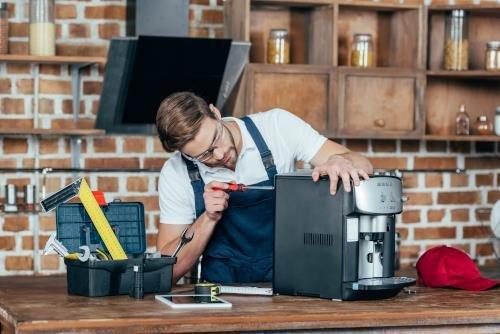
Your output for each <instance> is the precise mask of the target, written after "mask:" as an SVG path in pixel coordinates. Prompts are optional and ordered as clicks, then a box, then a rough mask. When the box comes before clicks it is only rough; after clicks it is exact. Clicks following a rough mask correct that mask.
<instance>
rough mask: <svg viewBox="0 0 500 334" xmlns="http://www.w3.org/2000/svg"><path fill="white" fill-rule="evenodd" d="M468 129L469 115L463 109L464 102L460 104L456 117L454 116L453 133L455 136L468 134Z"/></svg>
mask: <svg viewBox="0 0 500 334" xmlns="http://www.w3.org/2000/svg"><path fill="white" fill-rule="evenodd" d="M469 129H470V119H469V115H468V114H467V112H466V111H465V104H461V105H460V107H459V109H458V113H457V117H456V118H455V134H456V135H457V136H468V135H469Z"/></svg>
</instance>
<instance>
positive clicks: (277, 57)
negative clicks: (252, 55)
mask: <svg viewBox="0 0 500 334" xmlns="http://www.w3.org/2000/svg"><path fill="white" fill-rule="evenodd" d="M267 63H268V64H289V63H290V39H289V37H288V30H286V29H271V30H270V31H269V38H268V40H267Z"/></svg>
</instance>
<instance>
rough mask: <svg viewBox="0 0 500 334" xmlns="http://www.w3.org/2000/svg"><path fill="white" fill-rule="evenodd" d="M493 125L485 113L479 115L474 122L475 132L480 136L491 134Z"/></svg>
mask: <svg viewBox="0 0 500 334" xmlns="http://www.w3.org/2000/svg"><path fill="white" fill-rule="evenodd" d="M492 128H493V125H492V124H491V123H490V122H489V121H488V117H486V116H485V115H482V116H479V117H478V118H477V120H476V123H475V124H474V132H475V133H476V134H478V135H480V136H487V135H491V133H492Z"/></svg>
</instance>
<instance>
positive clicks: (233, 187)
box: [213, 183, 246, 193]
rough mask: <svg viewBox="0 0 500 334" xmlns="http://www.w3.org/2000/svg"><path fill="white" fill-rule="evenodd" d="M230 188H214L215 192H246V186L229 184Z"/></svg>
mask: <svg viewBox="0 0 500 334" xmlns="http://www.w3.org/2000/svg"><path fill="white" fill-rule="evenodd" d="M227 185H228V188H226V189H222V188H218V187H216V188H213V189H214V190H222V191H225V192H228V193H229V192H235V191H245V188H246V186H245V185H244V184H241V183H228V184H227Z"/></svg>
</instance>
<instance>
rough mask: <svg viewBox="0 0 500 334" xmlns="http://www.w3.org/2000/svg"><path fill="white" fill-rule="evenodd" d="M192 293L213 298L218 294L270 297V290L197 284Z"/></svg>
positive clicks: (271, 293)
mask: <svg viewBox="0 0 500 334" xmlns="http://www.w3.org/2000/svg"><path fill="white" fill-rule="evenodd" d="M194 292H195V294H197V295H210V296H211V297H215V296H217V295H219V294H223V293H227V294H235V295H256V296H272V295H273V289H272V288H260V287H256V286H229V285H218V284H214V283H198V284H195V285H194Z"/></svg>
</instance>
